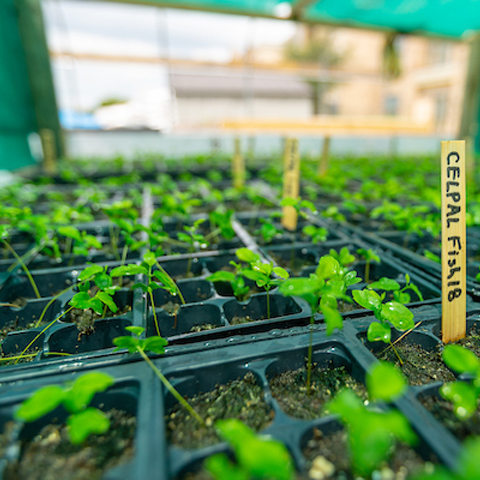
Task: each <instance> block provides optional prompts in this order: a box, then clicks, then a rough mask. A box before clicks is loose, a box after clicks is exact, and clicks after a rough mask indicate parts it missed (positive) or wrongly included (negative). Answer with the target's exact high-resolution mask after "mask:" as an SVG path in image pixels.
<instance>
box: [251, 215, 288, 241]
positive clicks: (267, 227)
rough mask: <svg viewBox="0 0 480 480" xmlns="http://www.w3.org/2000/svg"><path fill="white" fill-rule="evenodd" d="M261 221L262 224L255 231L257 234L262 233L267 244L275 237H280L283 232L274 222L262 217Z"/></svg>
mask: <svg viewBox="0 0 480 480" xmlns="http://www.w3.org/2000/svg"><path fill="white" fill-rule="evenodd" d="M252 218H254V217H252ZM260 222H261V223H262V226H261V227H260V228H259V229H258V230H257V231H256V232H255V235H260V236H261V237H262V238H263V241H264V242H265V243H266V244H269V243H271V242H272V240H273V239H274V238H275V237H278V236H280V235H281V234H282V233H283V232H282V230H280V229H279V228H277V227H276V226H275V224H274V223H273V222H270V221H268V220H265V219H264V218H261V219H260Z"/></svg>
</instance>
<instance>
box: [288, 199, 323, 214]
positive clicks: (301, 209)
mask: <svg viewBox="0 0 480 480" xmlns="http://www.w3.org/2000/svg"><path fill="white" fill-rule="evenodd" d="M280 206H281V207H293V208H294V209H295V210H296V212H297V214H298V216H299V217H301V218H308V214H307V213H306V212H305V210H309V211H310V212H311V213H312V214H313V215H316V214H317V213H318V211H317V208H316V207H315V205H314V204H313V203H312V202H310V201H309V200H302V199H301V198H300V197H298V198H292V197H285V198H284V199H282V201H281V202H280Z"/></svg>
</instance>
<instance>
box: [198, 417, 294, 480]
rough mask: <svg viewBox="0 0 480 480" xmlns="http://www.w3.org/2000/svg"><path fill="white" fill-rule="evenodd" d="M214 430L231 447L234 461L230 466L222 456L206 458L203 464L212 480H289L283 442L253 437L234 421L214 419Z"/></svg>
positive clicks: (290, 466)
mask: <svg viewBox="0 0 480 480" xmlns="http://www.w3.org/2000/svg"><path fill="white" fill-rule="evenodd" d="M215 429H216V430H217V432H218V434H219V436H220V437H221V438H222V439H223V440H225V441H226V442H227V443H228V444H229V445H230V446H231V447H232V448H233V451H234V452H235V458H236V460H237V462H236V463H232V462H231V461H230V460H229V458H228V457H227V455H225V454H224V453H217V454H215V455H212V456H211V457H208V458H207V459H206V460H205V461H204V464H203V465H204V467H205V469H206V470H207V471H208V472H210V474H211V475H213V478H214V479H215V480H226V479H228V480H250V479H251V478H265V479H267V478H268V479H270V480H291V479H293V476H294V472H295V468H294V464H293V460H292V458H291V456H290V454H289V452H288V450H287V448H286V447H285V445H283V443H280V442H278V441H276V440H272V439H271V438H270V437H268V436H262V435H257V434H255V432H253V431H252V430H251V429H250V428H248V427H247V426H246V425H245V424H244V423H242V422H241V421H240V420H237V419H234V418H229V419H226V420H217V421H216V422H215Z"/></svg>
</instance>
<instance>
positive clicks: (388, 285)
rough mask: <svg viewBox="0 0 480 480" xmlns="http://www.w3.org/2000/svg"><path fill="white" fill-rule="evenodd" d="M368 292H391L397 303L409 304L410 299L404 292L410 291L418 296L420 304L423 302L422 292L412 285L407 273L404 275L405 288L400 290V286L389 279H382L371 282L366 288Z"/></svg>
mask: <svg viewBox="0 0 480 480" xmlns="http://www.w3.org/2000/svg"><path fill="white" fill-rule="evenodd" d="M367 288H369V289H370V290H385V291H386V292H393V299H394V300H395V301H396V302H399V303H403V304H406V303H410V301H411V297H410V295H409V294H408V293H406V290H412V291H413V292H415V293H416V294H417V296H418V299H419V301H420V302H423V295H422V292H420V290H419V289H418V287H417V286H416V285H415V284H414V283H412V281H411V280H410V275H409V274H408V273H406V274H405V286H404V287H403V288H400V284H399V283H398V282H397V281H396V280H393V279H391V278H387V277H382V278H381V279H380V280H378V281H377V282H373V283H371V284H370V285H368V287H367Z"/></svg>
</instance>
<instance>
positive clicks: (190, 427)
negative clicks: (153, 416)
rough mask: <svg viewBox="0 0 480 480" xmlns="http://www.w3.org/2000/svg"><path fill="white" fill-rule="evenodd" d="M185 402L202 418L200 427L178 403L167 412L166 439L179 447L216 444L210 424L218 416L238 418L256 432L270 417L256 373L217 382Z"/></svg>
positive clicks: (269, 410)
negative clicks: (209, 389) (224, 381)
mask: <svg viewBox="0 0 480 480" xmlns="http://www.w3.org/2000/svg"><path fill="white" fill-rule="evenodd" d="M187 401H188V402H189V403H190V405H191V406H192V407H193V408H194V409H195V411H196V412H197V413H198V414H199V415H200V417H201V418H203V420H204V422H205V424H206V426H202V425H200V424H199V422H198V421H197V420H196V419H195V418H193V417H192V416H191V415H190V413H188V411H187V410H186V409H185V408H184V407H182V406H181V405H180V404H176V405H175V406H174V407H173V408H172V409H171V410H170V411H169V412H168V413H167V415H166V417H165V422H166V424H167V437H168V440H169V441H170V442H171V443H173V444H175V445H178V446H179V447H182V448H200V447H205V446H207V445H213V444H215V443H218V442H219V441H220V439H219V438H218V436H217V434H216V433H215V430H214V428H213V424H214V422H215V421H216V420H218V419H224V418H238V419H239V420H241V421H242V422H244V423H245V424H246V425H248V426H249V427H250V428H252V429H253V430H255V431H259V430H261V429H263V428H265V427H266V426H267V425H268V424H269V423H270V422H271V421H272V420H273V415H274V414H273V410H272V409H271V408H270V407H269V406H268V405H267V403H266V402H265V400H264V395H263V389H262V388H261V387H260V386H259V385H258V384H257V382H256V379H255V376H254V375H253V374H252V373H250V372H249V373H247V374H246V375H245V377H243V378H239V379H237V380H233V381H231V382H229V383H228V384H226V385H217V386H216V387H215V388H214V389H213V390H211V391H210V392H206V393H200V394H198V395H195V396H194V397H192V398H187Z"/></svg>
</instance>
